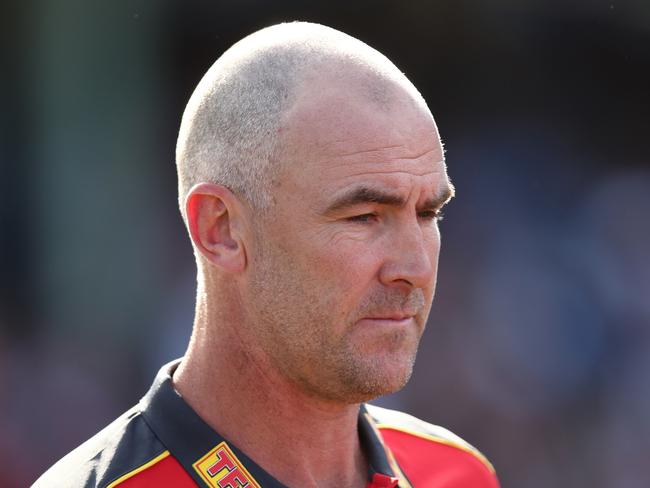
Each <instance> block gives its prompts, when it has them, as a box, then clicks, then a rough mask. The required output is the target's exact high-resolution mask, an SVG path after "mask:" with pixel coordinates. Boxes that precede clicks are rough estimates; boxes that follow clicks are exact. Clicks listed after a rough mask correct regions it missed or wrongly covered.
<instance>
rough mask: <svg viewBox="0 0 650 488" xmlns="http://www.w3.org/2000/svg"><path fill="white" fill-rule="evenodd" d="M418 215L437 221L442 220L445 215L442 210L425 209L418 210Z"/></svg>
mask: <svg viewBox="0 0 650 488" xmlns="http://www.w3.org/2000/svg"><path fill="white" fill-rule="evenodd" d="M418 217H419V218H421V219H424V220H435V221H436V222H440V221H441V220H442V219H444V217H445V216H444V214H443V213H442V210H424V211H422V212H418Z"/></svg>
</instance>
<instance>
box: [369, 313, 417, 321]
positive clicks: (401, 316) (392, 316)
mask: <svg viewBox="0 0 650 488" xmlns="http://www.w3.org/2000/svg"><path fill="white" fill-rule="evenodd" d="M413 317H415V312H413V313H411V312H381V313H377V314H372V315H366V316H365V317H362V319H367V320H405V319H411V318H413Z"/></svg>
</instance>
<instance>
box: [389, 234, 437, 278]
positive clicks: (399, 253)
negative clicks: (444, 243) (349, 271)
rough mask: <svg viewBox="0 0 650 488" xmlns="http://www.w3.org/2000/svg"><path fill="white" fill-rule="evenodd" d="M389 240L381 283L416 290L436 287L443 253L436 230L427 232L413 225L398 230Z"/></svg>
mask: <svg viewBox="0 0 650 488" xmlns="http://www.w3.org/2000/svg"><path fill="white" fill-rule="evenodd" d="M388 237H389V238H388V239H387V243H386V247H385V249H386V255H385V260H384V263H383V265H382V267H381V270H380V276H379V279H380V281H381V283H382V284H384V285H393V286H394V285H396V284H402V285H404V286H410V287H413V288H427V287H430V286H433V285H434V283H435V280H436V273H437V270H438V254H439V252H440V232H439V230H438V228H437V226H434V227H432V228H426V229H424V228H423V227H421V225H420V224H419V223H418V222H413V223H409V225H404V226H401V227H399V228H396V229H395V231H394V232H392V233H391V235H390V236H388Z"/></svg>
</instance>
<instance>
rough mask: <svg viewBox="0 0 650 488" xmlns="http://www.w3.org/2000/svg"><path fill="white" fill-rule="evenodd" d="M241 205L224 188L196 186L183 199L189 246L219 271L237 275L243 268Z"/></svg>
mask: <svg viewBox="0 0 650 488" xmlns="http://www.w3.org/2000/svg"><path fill="white" fill-rule="evenodd" d="M241 213H242V208H241V203H240V202H239V200H238V199H237V197H236V196H235V195H234V194H233V193H232V192H231V191H230V190H229V189H228V188H226V187H225V186H222V185H216V184H213V183H199V184H197V185H195V186H194V187H192V189H191V190H190V191H189V192H188V194H187V197H186V198H185V215H186V217H187V226H188V228H189V231H190V237H191V238H192V242H193V243H194V246H195V247H196V249H198V251H199V252H200V253H201V255H202V256H203V257H204V258H205V259H207V260H208V261H209V262H211V263H212V264H214V265H215V266H218V267H219V268H221V269H223V270H225V271H227V272H230V273H239V272H241V271H243V270H244V269H245V267H246V248H245V246H244V240H243V238H242V237H243V236H242V235H241V234H242V230H243V226H242V225H241V222H240V221H239V220H240V219H241V218H243V215H242V214H241Z"/></svg>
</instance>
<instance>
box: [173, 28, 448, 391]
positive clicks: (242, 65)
mask: <svg viewBox="0 0 650 488" xmlns="http://www.w3.org/2000/svg"><path fill="white" fill-rule="evenodd" d="M177 164H178V172H179V200H180V202H181V210H182V212H183V215H184V217H185V219H186V222H187V224H188V227H189V229H190V234H191V235H192V240H193V243H194V246H195V250H196V252H197V257H198V259H197V261H198V263H199V268H200V271H201V273H200V278H199V279H200V281H203V282H202V283H201V282H200V283H199V286H200V287H202V288H203V289H204V290H205V299H206V300H207V301H210V302H212V303H213V304H216V306H220V307H223V308H224V309H227V310H231V311H232V313H231V316H236V317H237V322H238V323H237V324H232V323H231V324H228V325H224V324H212V327H213V328H215V329H218V327H225V326H231V327H236V328H237V335H238V336H239V337H241V338H242V341H245V342H246V344H248V345H249V346H250V348H251V349H252V350H254V351H255V353H254V354H263V355H264V356H265V357H266V358H268V360H269V361H270V362H271V364H273V366H274V367H276V368H277V369H278V371H280V372H281V373H282V374H283V375H284V376H285V377H286V378H288V379H290V380H291V381H292V382H293V383H294V384H296V385H297V386H299V387H300V388H302V389H303V390H304V391H306V392H309V393H311V394H313V395H315V396H318V397H320V398H326V399H329V400H333V401H338V402H358V401H363V400H367V399H369V398H372V397H375V396H378V395H381V394H385V393H388V392H391V391H395V390H397V389H399V388H401V386H403V384H404V383H405V382H406V380H407V379H408V377H409V376H410V372H411V368H412V364H413V360H414V358H415V352H416V349H417V344H418V341H419V338H420V336H421V334H422V331H423V330H424V325H425V322H426V318H427V315H428V311H429V307H430V304H431V300H432V298H433V294H434V291H435V278H436V271H437V260H438V253H439V248H440V236H439V232H438V227H437V215H438V212H439V210H440V208H441V207H442V205H443V204H444V203H445V202H446V201H447V200H448V199H449V198H450V197H451V194H452V192H453V188H452V187H451V184H450V182H449V180H448V178H447V174H446V169H445V165H444V161H443V152H442V147H441V143H440V139H439V136H438V132H437V128H436V126H435V123H434V121H433V118H432V116H431V114H430V112H429V110H428V108H427V106H426V103H425V102H424V100H423V99H422V97H421V96H420V95H419V93H418V92H417V90H416V89H415V88H414V87H413V85H412V84H411V83H410V82H409V81H408V80H407V79H406V77H405V76H404V75H403V74H402V73H401V72H400V71H399V70H398V69H397V68H396V67H395V66H394V65H393V64H392V63H390V61H388V59H386V58H385V57H384V56H383V55H381V54H380V53H378V52H377V51H375V50H373V49H372V48H370V47H368V46H367V45H365V44H363V43H361V42H360V41H358V40H356V39H353V38H351V37H349V36H347V35H345V34H342V33H340V32H338V31H335V30H333V29H329V28H326V27H323V26H319V25H314V24H305V23H294V24H283V25H279V26H274V27H271V28H268V29H264V30H262V31H259V32H257V33H255V34H253V35H251V36H249V37H247V38H246V39H244V40H242V41H240V42H239V43H237V44H236V45H235V46H233V47H232V48H231V49H230V50H229V51H227V52H226V53H225V54H224V55H223V56H222V57H221V58H220V59H219V60H218V61H217V62H216V63H215V65H214V66H213V67H212V68H211V69H210V71H208V73H207V74H206V76H205V77H204V78H203V80H202V81H201V83H200V84H199V86H198V87H197V90H196V92H195V93H194V95H193V96H192V99H191V100H190V102H189V104H188V107H187V109H186V112H185V114H184V116H183V123H182V126H181V131H180V135H179V141H178V149H177ZM202 182H207V183H204V184H201V183H202ZM197 184H198V186H197ZM223 301H227V302H228V303H223ZM212 333H213V334H218V333H219V332H218V330H214V331H212Z"/></svg>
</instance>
